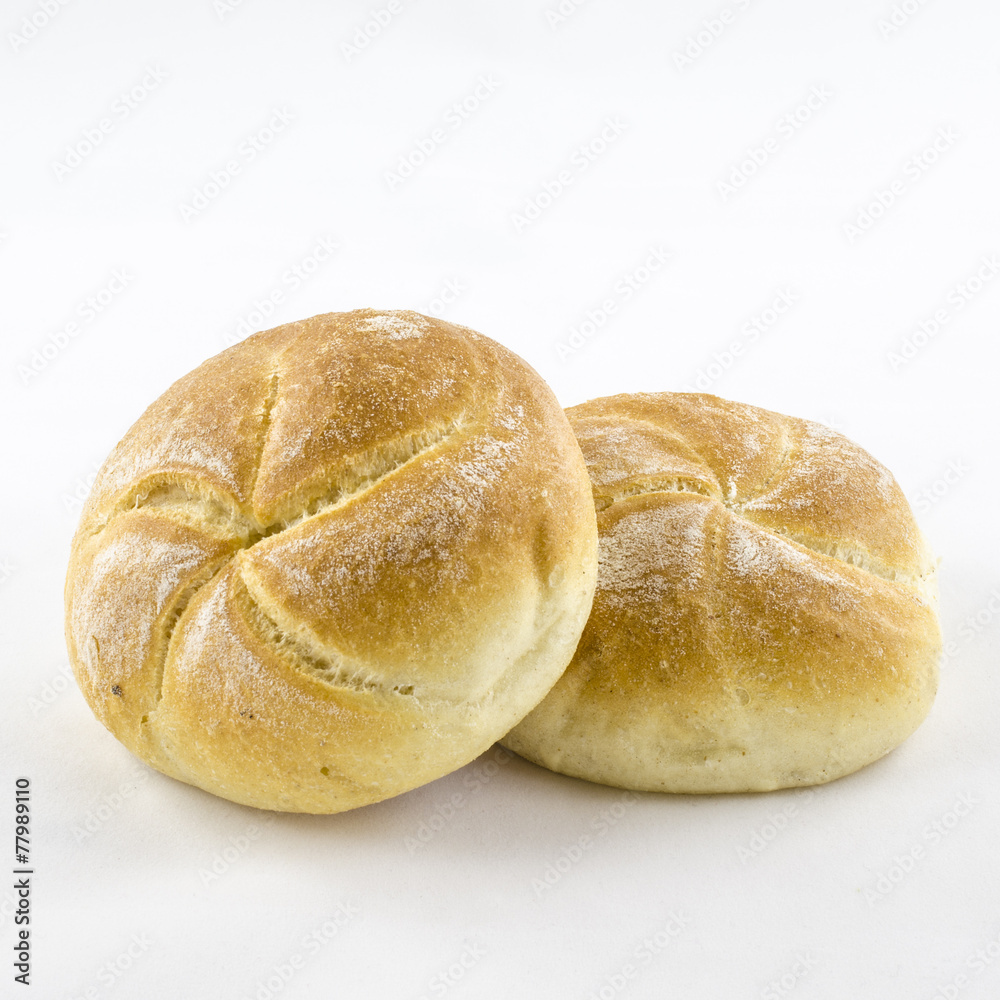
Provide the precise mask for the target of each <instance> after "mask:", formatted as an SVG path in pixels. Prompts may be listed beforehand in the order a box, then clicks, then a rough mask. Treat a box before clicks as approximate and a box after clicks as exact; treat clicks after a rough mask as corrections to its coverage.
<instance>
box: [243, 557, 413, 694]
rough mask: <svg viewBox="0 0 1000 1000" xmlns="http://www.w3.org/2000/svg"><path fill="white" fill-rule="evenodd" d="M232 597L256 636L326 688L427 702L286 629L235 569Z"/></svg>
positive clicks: (410, 687) (405, 686)
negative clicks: (389, 685) (391, 695)
mask: <svg viewBox="0 0 1000 1000" xmlns="http://www.w3.org/2000/svg"><path fill="white" fill-rule="evenodd" d="M232 597H233V599H234V600H235V602H236V606H237V608H238V609H239V611H240V614H242V616H243V618H244V620H245V621H246V622H247V624H248V625H249V626H250V628H251V629H252V630H253V631H254V632H255V633H256V634H257V636H258V637H259V638H260V639H261V640H262V641H263V642H265V643H268V644H269V645H270V646H271V647H272V649H273V650H274V651H275V652H277V653H278V654H279V655H280V656H282V657H283V658H284V659H285V660H286V661H287V662H289V663H290V664H291V665H292V666H293V667H295V669H296V670H298V671H299V672H300V673H303V674H309V675H311V676H313V677H316V678H317V679H318V680H321V681H323V683H325V684H328V685H329V686H330V687H336V688H343V689H347V690H351V691H358V692H366V693H370V694H382V695H386V694H394V695H399V696H401V697H409V698H412V699H413V700H414V701H415V702H420V703H425V704H426V703H428V702H427V700H426V699H423V698H418V697H417V695H416V694H415V692H414V690H413V685H412V684H397V685H395V686H394V687H391V688H389V687H386V685H385V684H383V683H382V682H381V680H380V679H378V678H373V677H372V676H370V675H367V674H365V673H364V670H363V669H362V668H361V667H359V666H353V668H352V667H351V666H350V665H349V664H348V659H347V657H345V656H344V655H343V654H342V653H340V652H339V651H337V650H333V649H331V648H330V647H326V646H325V647H324V648H323V649H322V650H318V649H316V648H314V647H313V646H312V645H310V644H309V643H307V642H305V641H303V639H302V638H301V637H299V636H296V635H292V634H290V633H288V632H286V631H285V630H284V629H283V628H282V627H281V626H280V625H279V624H278V622H276V621H275V620H274V619H273V618H272V617H271V616H270V615H269V614H268V613H267V612H266V611H265V610H264V609H263V608H262V607H261V605H260V603H259V602H258V601H257V600H256V599H255V598H254V596H253V594H251V593H250V589H249V587H247V585H246V581H245V580H244V579H243V577H242V574H240V573H239V572H237V574H236V579H235V582H234V587H233V593H232Z"/></svg>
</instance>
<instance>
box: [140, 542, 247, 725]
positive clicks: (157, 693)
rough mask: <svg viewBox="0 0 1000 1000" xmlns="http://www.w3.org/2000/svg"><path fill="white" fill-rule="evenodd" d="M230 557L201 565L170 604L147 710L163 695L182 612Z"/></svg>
mask: <svg viewBox="0 0 1000 1000" xmlns="http://www.w3.org/2000/svg"><path fill="white" fill-rule="evenodd" d="M232 559H233V555H227V556H223V557H222V558H220V559H213V560H212V561H211V562H209V563H207V564H206V565H205V566H203V567H202V568H201V571H200V572H199V573H198V574H197V575H196V576H195V578H194V579H193V580H191V581H190V582H189V583H188V585H187V586H186V587H185V588H184V589H183V590H182V591H181V592H180V594H178V596H177V599H176V600H175V601H174V603H173V605H172V606H171V608H170V611H169V613H168V614H167V617H166V620H165V621H164V623H163V629H162V633H161V639H160V649H161V652H159V653H158V654H157V656H156V661H155V664H154V668H153V669H154V676H153V683H152V688H153V702H152V704H151V705H150V706H149V707H148V709H147V711H149V712H153V711H155V710H156V707H157V705H159V704H160V699H161V698H162V697H163V674H164V671H165V670H166V666H167V660H168V659H169V658H170V648H171V645H172V644H173V641H174V635H175V634H176V632H177V626H178V625H179V624H180V620H181V618H182V617H183V616H184V612H185V611H186V610H187V608H188V605H189V604H190V603H191V601H192V600H193V599H194V595H195V594H197V593H198V591H199V590H201V588H202V587H204V586H206V585H207V584H209V583H211V582H212V581H213V580H214V579H215V578H216V577H217V576H218V575H219V574H220V573H221V572H222V571H223V570H224V569H225V568H226V566H228V565H229V563H230V561H231V560H232ZM143 721H146V720H145V716H144V717H143Z"/></svg>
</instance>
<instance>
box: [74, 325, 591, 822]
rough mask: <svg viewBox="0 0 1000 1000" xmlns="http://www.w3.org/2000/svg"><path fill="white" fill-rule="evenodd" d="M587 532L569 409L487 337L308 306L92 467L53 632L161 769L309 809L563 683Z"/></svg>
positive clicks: (440, 759) (383, 791)
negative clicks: (308, 312) (310, 312)
mask: <svg viewBox="0 0 1000 1000" xmlns="http://www.w3.org/2000/svg"><path fill="white" fill-rule="evenodd" d="M596 552H597V532H596V523H595V516H594V509H593V501H592V499H591V494H590V484H589V481H588V478H587V472H586V467H585V465H584V462H583V458H582V456H581V454H580V449H579V447H578V445H577V444H576V441H575V440H574V437H573V433H572V431H571V429H570V426H569V423H568V421H567V419H566V417H565V415H564V413H563V411H562V410H561V409H560V407H559V405H558V403H557V402H556V400H555V398H554V396H553V395H552V392H551V391H550V390H549V389H548V387H547V386H546V385H545V383H544V382H543V381H542V379H541V378H540V377H539V376H538V375H537V373H536V372H535V371H534V370H532V369H531V368H530V367H529V366H528V365H527V364H526V363H525V362H523V361H522V360H521V359H520V358H518V357H517V356H515V355H514V354H512V353H511V352H510V351H508V350H506V349H504V348H503V347H501V346H500V345H499V344H497V343H495V342H493V341H492V340H489V339H488V338H486V337H483V336H481V335H479V334H477V333H475V332H474V331H472V330H469V329H466V328H464V327H459V326H453V325H452V324H450V323H445V322H441V321H439V320H434V319H429V318H427V317H425V316H421V315H419V314H417V313H413V312H376V311H374V310H370V309H366V310H360V311H357V312H351V313H331V314H329V315H323V316H315V317H313V318H312V319H309V320H305V321H303V322H299V323H291V324H289V325H287V326H281V327H278V328H276V329H273V330H268V331H265V332H263V333H259V334H256V335H254V336H252V337H250V338H248V339H247V340H245V341H244V342H242V343H240V344H237V345H236V346H234V347H232V348H230V349H229V350H226V351H224V352H223V353H222V354H219V355H218V356H216V357H214V358H212V359H210V360H209V361H206V362H205V363H204V364H203V365H201V366H200V367H199V368H197V369H195V371H193V372H191V373H190V374H189V375H186V376H185V377H184V378H182V379H180V380H179V381H178V382H176V383H175V384H174V385H173V386H171V388H169V389H168V390H167V391H166V392H165V393H164V394H163V395H162V396H161V397H160V398H159V399H158V400H157V401H156V402H154V403H153V404H152V406H150V407H149V409H148V410H146V412H145V413H144V414H143V415H142V416H141V417H140V418H139V420H138V421H137V422H136V423H135V425H134V426H133V427H132V428H131V430H129V432H128V433H127V434H126V435H125V437H124V439H123V440H122V441H121V442H120V443H119V444H118V446H117V447H116V448H115V449H114V451H113V452H112V453H111V455H110V457H109V458H108V459H107V461H106V462H105V463H104V466H103V468H102V469H101V471H100V473H99V475H98V477H97V481H96V482H95V484H94V487H93V491H92V493H91V495H90V497H89V499H88V501H87V503H86V506H85V508H84V511H83V514H82V517H81V522H80V526H79V529H78V531H77V533H76V536H75V538H74V541H73V547H72V555H71V560H70V565H69V573H68V577H67V581H66V634H67V641H68V646H69V654H70V659H71V662H72V664H73V668H74V670H75V673H76V677H77V680H78V682H79V685H80V687H81V689H82V690H83V693H84V695H85V697H86V698H87V700H88V702H89V703H90V706H91V708H92V709H93V711H94V713H95V714H96V715H97V717H98V719H100V721H101V722H102V723H104V725H105V726H106V727H107V728H108V729H109V730H110V731H111V732H112V733H113V734H114V735H115V736H116V737H117V738H118V739H119V740H121V742H122V743H124V744H125V745H126V746H127V747H128V748H129V749H130V750H132V751H133V753H135V754H137V755H138V756H139V757H141V758H142V759H143V760H145V761H147V762H148V763H149V764H151V765H152V766H153V767H155V768H157V769H159V770H160V771H162V772H164V773H165V774H168V775H172V776H173V777H175V778H179V779H180V780H182V781H185V782H189V783H190V784H192V785H197V786H199V787H201V788H204V789H207V790H208V791H210V792H214V793H215V794H216V795H220V796H223V797H225V798H227V799H232V800H234V801H236V802H242V803H246V804H249V805H253V806H259V807H262V808H267V809H278V810H288V811H301V812H313V813H332V812H338V811H340V810H343V809H350V808H352V807H354V806H359V805H362V804H364V803H369V802H374V801H377V800H380V799H385V798H387V797H388V796H391V795H395V794H397V793H399V792H403V791H405V790H407V789H410V788H413V787H415V786H417V785H420V784H422V783H424V782H427V781H430V780H431V779H433V778H437V777H439V776H441V775H443V774H445V773H447V772H449V771H451V770H453V769H455V768H457V767H459V766H461V765H463V764H465V763H467V762H468V761H470V760H472V759H473V758H474V757H476V756H477V755H478V754H480V753H482V752H483V751H484V750H485V749H487V748H488V747H489V746H490V745H491V744H492V743H493V742H494V741H495V740H496V739H498V738H499V737H500V736H502V735H503V734H504V733H506V732H507V731H508V730H509V729H510V728H511V726H513V725H514V724H515V723H516V722H517V721H518V720H519V719H520V718H521V717H522V716H524V715H525V714H526V713H527V712H528V711H529V710H530V709H531V708H533V707H534V706H535V705H536V704H537V703H538V702H539V701H540V699H541V698H542V697H543V696H544V695H545V693H546V692H547V691H548V690H549V688H550V687H551V686H552V685H553V684H554V683H555V681H556V680H557V678H558V677H559V675H560V674H561V673H562V671H563V670H564V668H565V667H566V665H567V663H568V662H569V660H570V658H571V657H572V655H573V650H574V648H575V647H576V644H577V641H578V640H579V638H580V633H581V630H582V629H583V625H584V623H585V621H586V618H587V614H588V612H589V610H590V606H591V601H592V598H593V590H594V583H595V577H596Z"/></svg>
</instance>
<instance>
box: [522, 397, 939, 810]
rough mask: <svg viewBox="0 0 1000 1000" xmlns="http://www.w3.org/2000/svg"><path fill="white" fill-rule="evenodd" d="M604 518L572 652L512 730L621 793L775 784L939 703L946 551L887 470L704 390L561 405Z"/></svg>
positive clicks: (843, 759)
mask: <svg viewBox="0 0 1000 1000" xmlns="http://www.w3.org/2000/svg"><path fill="white" fill-rule="evenodd" d="M568 413H569V418H570V423H571V424H572V426H573V429H574V431H575V432H576V436H577V438H578V439H579V441H580V444H581V446H582V448H583V452H584V456H585V457H586V459H587V466H588V469H589V471H590V476H591V480H592V482H593V491H594V502H595V505H596V507H597V510H598V528H599V536H600V543H599V546H600V556H599V569H598V585H597V594H596V596H595V599H594V608H593V612H592V614H591V617H590V620H589V621H588V623H587V627H586V629H585V630H584V634H583V638H582V639H581V641H580V646H579V648H578V649H577V652H576V656H575V658H574V659H573V662H572V663H571V664H570V666H569V668H568V669H567V671H566V673H565V674H564V675H563V677H562V678H561V679H560V680H559V682H558V683H557V684H556V686H555V687H554V688H553V690H552V692H551V693H550V694H549V695H548V697H547V698H546V699H545V700H544V701H543V702H542V703H541V705H540V706H539V707H538V708H536V709H535V710H534V711H533V712H531V713H530V714H529V715H528V716H527V718H526V719H524V721H523V722H521V723H520V725H518V726H517V727H516V728H515V729H514V730H513V732H512V733H510V734H509V735H508V736H507V738H506V739H505V740H504V741H503V742H504V745H505V746H507V747H508V748H509V749H511V750H514V751H516V752H517V753H519V754H522V755H523V756H525V757H527V758H528V759H530V760H533V761H535V762H537V763H539V764H543V765H544V766H545V767H548V768H551V769H552V770H555V771H560V772H563V773H565V774H570V775H575V776H577V777H581V778H587V779H589V780H591V781H597V782H602V783H604V784H609V785H617V786H620V787H623V788H630V789H636V790H647V791H668V792H744V791H764V790H768V789H774V788H783V787H790V786H795V785H811V784H818V783H821V782H825V781H830V780H831V779H833V778H837V777H840V776H841V775H845V774H849V773H850V772H852V771H854V770H856V769H857V768H860V767H862V766H864V765H865V764H868V763H869V762H871V761H874V760H876V759H878V758H879V757H881V756H882V755H883V754H886V753H888V752H889V751H890V750H891V749H892V748H893V747H895V746H897V745H898V744H899V743H900V742H902V741H903V740H904V739H906V737H907V736H909V735H910V733H912V732H913V730H914V729H916V727H917V726H918V725H919V724H920V722H921V720H922V719H923V718H924V717H925V716H926V714H927V712H928V710H929V709H930V706H931V702H932V700H933V698H934V694H935V690H936V686H937V675H938V666H937V664H938V656H939V651H940V643H941V637H940V632H939V627H938V619H937V613H936V594H935V580H934V574H935V562H934V560H933V559H932V558H931V555H930V553H929V552H928V550H927V547H926V545H925V544H924V540H923V538H922V537H921V534H920V531H919V530H918V528H917V525H916V524H915V523H914V519H913V515H912V513H911V511H910V508H909V506H908V504H907V502H906V499H905V498H904V496H903V494H902V492H901V490H900V488H899V486H898V485H897V484H896V481H895V480H894V479H893V477H892V475H891V474H890V473H889V471H888V470H887V469H885V468H884V467H883V466H882V465H880V464H879V463H878V462H876V461H875V460H874V459H873V458H872V457H871V456H870V455H869V454H868V453H867V452H865V451H864V450H862V449H861V448H860V447H858V446H857V445H856V444H853V443H852V442H851V441H848V440H847V439H846V438H844V437H843V436H841V435H840V434H838V433H836V432H835V431H832V430H830V429H829V428H827V427H823V426H821V425H819V424H815V423H810V422H808V421H805V420H797V419H795V418H793V417H785V416H781V415H780V414H778V413H771V412H769V411H767V410H761V409H757V408H755V407H751V406H743V405H741V404H739V403H731V402H727V401H726V400H723V399H718V398H717V397H715V396H707V395H697V394H673V393H661V394H640V395H621V396H611V397H608V398H605V399H595V400H593V401H591V402H589V403H585V404H583V405H582V406H576V407H574V408H573V409H571V410H569V411H568Z"/></svg>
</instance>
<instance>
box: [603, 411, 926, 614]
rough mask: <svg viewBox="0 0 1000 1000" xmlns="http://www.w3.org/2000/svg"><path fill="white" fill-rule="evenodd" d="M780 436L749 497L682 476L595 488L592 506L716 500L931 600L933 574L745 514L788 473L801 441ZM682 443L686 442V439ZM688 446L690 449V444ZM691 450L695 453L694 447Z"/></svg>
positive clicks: (767, 529)
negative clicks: (770, 464)
mask: <svg viewBox="0 0 1000 1000" xmlns="http://www.w3.org/2000/svg"><path fill="white" fill-rule="evenodd" d="M642 422H643V423H649V421H645V420H644V421H642ZM654 426H655V425H654ZM782 436H783V439H784V446H783V448H782V453H781V456H780V457H779V459H778V461H777V462H776V463H775V466H774V469H773V470H772V471H771V473H770V475H769V476H768V477H767V479H766V480H765V481H764V483H763V485H762V486H761V487H760V489H759V490H757V491H756V492H755V493H754V494H753V495H752V496H749V497H745V498H743V499H739V498H737V497H735V496H734V497H732V498H730V497H726V496H724V495H723V494H722V493H721V491H716V490H712V489H710V488H709V487H708V486H707V485H706V484H705V483H703V482H700V481H698V480H695V479H690V478H685V477H677V478H676V479H672V480H662V481H660V482H658V483H656V484H655V485H654V484H650V483H648V481H647V482H645V483H644V482H642V481H638V482H632V483H630V484H629V485H627V486H626V487H625V488H624V489H620V490H616V491H615V493H614V495H610V496H609V495H607V494H602V495H598V494H597V492H596V489H595V495H594V506H595V508H596V510H597V512H598V513H600V512H601V511H603V510H607V508H608V507H611V506H612V505H614V504H616V503H623V502H627V501H629V500H634V499H636V498H637V497H642V496H647V495H649V494H651V493H695V494H698V495H700V496H703V497H705V498H706V499H709V500H713V501H715V502H716V503H718V504H719V505H720V506H722V507H724V508H725V509H726V510H727V511H728V512H729V513H730V514H731V515H732V516H734V517H739V518H740V519H741V520H743V521H746V522H747V523H748V524H752V525H753V526H754V527H755V528H756V529H757V530H759V531H763V532H765V533H766V534H769V535H773V536H775V537H777V538H783V539H786V540H787V541H790V542H792V543H794V544H796V545H800V546H801V547H802V548H804V549H808V550H809V551H810V552H816V553H818V554H820V555H825V556H829V557H830V558H832V559H835V560H837V561H838V562H842V563H845V564H846V565H848V566H852V567H854V568H855V569H860V570H862V571H863V572H865V573H868V574H869V575H871V576H876V577H879V578H881V579H883V580H887V581H889V582H890V583H898V584H901V585H903V586H905V587H908V588H909V589H911V590H915V591H916V592H917V593H918V594H920V595H921V596H923V597H925V598H930V597H931V596H932V594H933V580H932V576H933V574H931V576H921V575H919V574H916V573H910V572H907V571H906V570H903V569H901V568H900V567H897V566H892V565H890V564H889V563H886V562H885V561H883V560H881V559H878V558H877V557H875V556H874V555H872V553H870V552H868V551H867V550H865V549H862V548H861V547H860V546H858V545H855V544H852V543H850V542H848V541H847V540H846V539H836V538H833V539H821V538H811V537H808V536H806V535H802V534H793V533H792V532H790V531H783V530H781V529H780V528H775V527H772V526H771V525H766V524H761V523H759V522H758V521H756V520H754V518H753V517H752V516H750V514H749V513H748V512H747V511H746V508H747V507H748V506H750V505H751V504H752V503H754V502H755V501H756V500H758V499H760V498H761V497H763V496H766V495H767V493H768V492H769V490H771V488H772V486H774V485H775V484H777V485H780V482H781V474H782V473H787V470H788V468H789V466H790V464H791V459H792V456H793V454H794V453H795V449H796V445H797V444H798V443H800V441H797V440H796V439H795V438H793V436H792V435H791V434H790V433H789V430H788V428H787V427H786V426H783V427H782ZM685 443H687V442H686V440H685ZM688 446H689V447H692V446H691V445H688ZM692 450H694V449H693V447H692ZM695 454H698V453H697V451H695ZM698 457H699V458H701V460H702V462H704V459H703V458H702V457H701V455H700V454H699V455H698ZM705 467H706V468H708V469H710V471H712V474H713V475H714V476H715V478H716V479H717V480H718V478H719V477H718V476H717V475H715V472H714V470H711V467H710V466H709V465H708V463H705Z"/></svg>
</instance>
